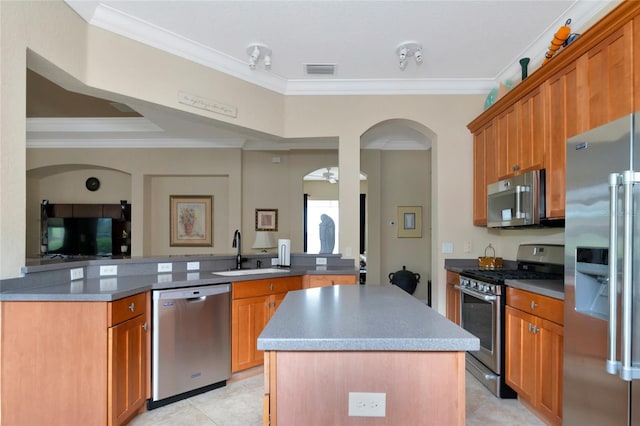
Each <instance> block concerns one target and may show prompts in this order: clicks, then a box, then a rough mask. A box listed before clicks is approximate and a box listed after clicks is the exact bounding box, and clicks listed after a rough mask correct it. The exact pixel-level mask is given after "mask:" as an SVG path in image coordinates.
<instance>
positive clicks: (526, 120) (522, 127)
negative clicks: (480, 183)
mask: <svg viewBox="0 0 640 426" xmlns="http://www.w3.org/2000/svg"><path fill="white" fill-rule="evenodd" d="M545 126H546V120H545V100H544V92H543V91H542V89H541V88H536V89H534V90H533V91H532V92H531V93H529V94H527V95H526V96H524V97H523V98H522V99H520V100H519V101H518V102H517V103H515V104H514V105H512V106H511V107H510V108H508V109H507V110H506V111H505V112H503V113H502V114H500V115H498V117H497V128H498V135H497V158H498V161H497V178H498V179H496V180H500V179H504V178H507V177H510V176H515V175H519V174H520V173H522V172H525V171H528V170H535V169H540V168H542V163H543V160H544V140H545V136H546V132H545ZM493 182H495V180H491V181H488V182H487V183H493Z"/></svg>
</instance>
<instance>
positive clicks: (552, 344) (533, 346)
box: [505, 288, 564, 424]
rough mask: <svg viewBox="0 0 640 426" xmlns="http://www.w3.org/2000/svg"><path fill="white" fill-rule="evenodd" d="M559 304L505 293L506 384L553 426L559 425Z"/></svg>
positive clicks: (561, 305)
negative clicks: (553, 425)
mask: <svg viewBox="0 0 640 426" xmlns="http://www.w3.org/2000/svg"><path fill="white" fill-rule="evenodd" d="M563 309H564V303H563V302H562V301H561V300H557V299H553V298H550V297H546V296H541V295H538V294H534V293H530V292H527V291H522V290H518V289H513V288H508V289H507V307H506V309H505V328H506V382H507V384H508V385H509V386H511V387H512V388H513V389H514V390H515V391H516V392H517V393H518V396H519V397H520V398H522V399H524V400H526V401H527V402H528V403H529V404H530V405H531V407H533V408H534V409H535V410H537V411H538V412H539V413H540V414H541V415H542V416H543V417H545V418H546V419H547V420H548V421H549V422H550V423H552V424H562V360H563V353H562V351H563V336H564V329H563V327H562V323H563V315H564V314H563Z"/></svg>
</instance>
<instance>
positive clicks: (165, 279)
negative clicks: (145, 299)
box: [158, 274, 173, 284]
mask: <svg viewBox="0 0 640 426" xmlns="http://www.w3.org/2000/svg"><path fill="white" fill-rule="evenodd" d="M172 281H173V276H172V275H171V274H160V275H158V284H162V283H170V282H172Z"/></svg>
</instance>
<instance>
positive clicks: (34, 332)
mask: <svg viewBox="0 0 640 426" xmlns="http://www.w3.org/2000/svg"><path fill="white" fill-rule="evenodd" d="M1 311H2V346H3V351H2V418H1V419H0V424H3V425H5V424H6V425H55V424H58V425H63V424H77V425H104V424H106V423H107V304H106V303H103V302H2V304H1Z"/></svg>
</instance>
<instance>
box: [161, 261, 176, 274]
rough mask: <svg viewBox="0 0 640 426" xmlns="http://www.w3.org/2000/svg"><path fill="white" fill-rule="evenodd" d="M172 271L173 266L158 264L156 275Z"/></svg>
mask: <svg viewBox="0 0 640 426" xmlns="http://www.w3.org/2000/svg"><path fill="white" fill-rule="evenodd" d="M172 270H173V264H171V263H158V273H160V272H171V271H172Z"/></svg>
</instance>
